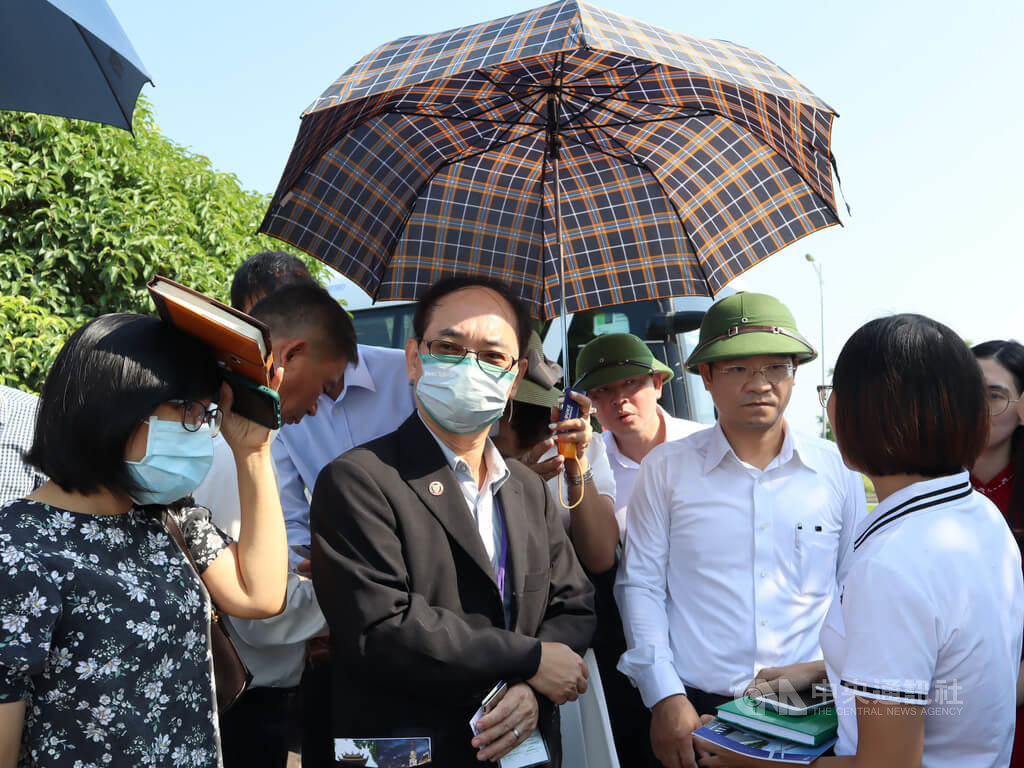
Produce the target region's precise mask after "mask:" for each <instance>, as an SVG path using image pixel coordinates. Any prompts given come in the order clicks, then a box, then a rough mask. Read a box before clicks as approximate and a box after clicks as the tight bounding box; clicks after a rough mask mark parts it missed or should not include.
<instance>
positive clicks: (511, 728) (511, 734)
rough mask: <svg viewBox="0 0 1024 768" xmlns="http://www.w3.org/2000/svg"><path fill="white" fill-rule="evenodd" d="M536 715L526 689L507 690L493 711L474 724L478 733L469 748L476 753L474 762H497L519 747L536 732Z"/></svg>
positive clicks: (523, 685) (534, 700) (532, 698)
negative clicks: (471, 746) (473, 749)
mask: <svg viewBox="0 0 1024 768" xmlns="http://www.w3.org/2000/svg"><path fill="white" fill-rule="evenodd" d="M538 711H539V709H538V706H537V697H536V696H535V695H534V693H533V689H532V688H530V686H529V685H527V684H526V683H517V684H516V685H513V686H512V687H510V688H509V689H508V690H507V691H506V692H505V695H504V696H503V697H502V699H501V701H499V702H498V704H497V705H496V706H495V707H494V709H492V710H491V711H490V712H488V713H487V714H486V715H484V716H483V717H481V718H480V719H479V720H478V721H477V724H476V727H477V728H478V729H479V730H480V731H481V732H480V733H479V734H477V735H476V736H474V737H473V746H474V747H476V748H477V749H479V750H480V751H479V752H477V754H476V759H477V760H499V759H501V758H502V757H504V756H505V755H507V754H508V753H509V752H511V751H512V749H514V748H515V747H517V746H519V745H520V744H521V743H522V742H523V741H524V740H525V739H526V737H527V736H529V735H530V734H531V733H533V731H534V729H536V727H537V714H538Z"/></svg>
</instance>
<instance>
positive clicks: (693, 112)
mask: <svg viewBox="0 0 1024 768" xmlns="http://www.w3.org/2000/svg"><path fill="white" fill-rule="evenodd" d="M565 95H566V97H567V98H570V99H582V98H583V97H582V96H580V95H579V94H575V93H567V94H565ZM608 100H610V101H619V102H622V103H623V104H627V105H631V106H633V105H635V106H637V107H657V108H658V109H674V110H677V112H679V113H680V114H675V115H671V116H669V117H668V118H657V119H659V120H660V119H668V120H678V119H685V118H688V117H694V116H706V115H714V114H717V113H716V112H714V111H712V110H710V109H707V108H704V107H680V106H677V105H674V104H661V103H659V102H656V101H641V100H637V99H621V98H619V97H617V96H610V97H609V98H608ZM601 108H602V109H604V110H607V111H608V112H611V113H612V114H613V115H619V116H621V117H623V118H624V119H626V120H632V119H633V118H632V117H630V116H629V115H627V114H625V113H624V112H620V111H619V110H617V109H615V108H614V107H610V106H606V105H602V106H601Z"/></svg>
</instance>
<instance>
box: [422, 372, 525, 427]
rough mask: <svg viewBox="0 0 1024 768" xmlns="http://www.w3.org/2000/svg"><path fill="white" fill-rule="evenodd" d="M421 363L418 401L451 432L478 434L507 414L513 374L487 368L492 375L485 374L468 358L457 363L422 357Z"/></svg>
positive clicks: (431, 416) (436, 420)
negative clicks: (506, 408) (506, 409)
mask: <svg viewBox="0 0 1024 768" xmlns="http://www.w3.org/2000/svg"><path fill="white" fill-rule="evenodd" d="M420 364H421V365H422V367H423V375H422V376H420V380H419V381H418V382H416V399H417V400H418V401H419V403H420V405H421V406H423V410H425V411H426V412H427V414H428V415H429V416H430V418H432V419H433V420H434V421H435V422H437V424H438V426H440V427H441V428H443V429H445V430H447V431H448V432H453V433H455V434H457V435H467V434H472V433H474V432H479V431H480V430H482V429H483V428H484V427H487V426H488V425H490V424H493V423H494V422H495V421H497V420H498V419H500V418H501V415H502V414H503V413H504V412H505V402H506V401H507V400H508V390H509V387H511V386H512V380H513V379H514V378H515V373H514V372H513V371H502V370H500V369H498V368H495V367H494V366H488V369H489V370H490V371H491V372H487V373H485V372H484V371H483V370H481V369H480V366H479V365H478V364H477V361H476V360H475V359H474V358H471V357H470V356H469V355H467V356H466V357H464V358H462V359H461V360H460V361H459V362H457V363H454V364H452V363H443V362H441V361H440V360H436V359H435V358H433V357H431V356H430V355H420ZM484 365H486V363H485V364H484Z"/></svg>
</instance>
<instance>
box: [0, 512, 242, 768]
mask: <svg viewBox="0 0 1024 768" xmlns="http://www.w3.org/2000/svg"><path fill="white" fill-rule="evenodd" d="M175 516H176V518H177V519H178V521H179V525H180V526H181V528H182V531H183V533H184V535H185V541H186V542H187V543H188V545H189V549H190V550H191V551H192V555H193V557H194V558H195V560H196V563H197V564H198V565H199V568H200V569H201V570H205V569H206V567H207V566H209V565H210V564H211V563H212V562H213V561H214V560H215V559H216V557H217V555H218V554H219V553H220V552H221V550H222V549H223V548H224V547H226V546H227V545H228V543H229V542H230V538H229V537H228V536H227V535H226V534H224V533H222V532H221V531H220V530H219V529H217V528H216V527H215V526H214V525H213V523H211V522H210V513H209V511H208V510H206V509H204V508H202V507H195V508H188V509H184V510H182V511H181V512H180V513H176V515H175ZM209 612H210V603H209V599H208V597H207V594H206V590H205V588H204V587H202V586H201V582H200V581H199V579H198V578H197V576H196V575H195V572H194V571H193V570H192V568H191V566H189V564H188V561H187V560H185V557H184V555H183V554H182V553H181V550H179V549H178V547H177V545H176V544H175V543H174V540H173V539H171V537H170V535H169V534H168V533H167V532H166V529H165V528H164V525H163V523H162V521H161V520H160V517H159V515H158V514H156V515H154V514H153V513H152V512H149V511H143V510H140V509H132V510H131V511H130V512H128V513H127V514H124V515H110V516H106V515H90V514H83V513H76V512H70V511H68V510H64V509H59V508H57V507H51V506H49V505H46V504H41V503H39V502H35V501H29V500H27V499H19V500H16V501H12V502H9V503H7V504H5V505H3V506H0V702H10V701H17V700H18V699H25V700H26V708H25V726H24V730H23V732H22V753H21V758H20V761H19V763H18V764H19V766H21V767H23V768H27V767H29V766H47V768H49V767H50V766H54V767H55V768H57V767H60V768H63V767H64V766H66V767H67V768H101V767H102V766H126V765H131V766H173V767H174V768H179V767H180V768H192V767H193V766H195V767H197V768H198V766H203V767H204V768H205V767H206V766H218V765H220V757H219V752H218V747H217V727H216V713H215V710H214V703H213V700H214V695H213V683H212V681H211V664H212V661H211V655H210V651H209V641H208V631H209V627H208V622H209V615H210V614H209Z"/></svg>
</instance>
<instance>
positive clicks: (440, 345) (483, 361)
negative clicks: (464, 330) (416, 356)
mask: <svg viewBox="0 0 1024 768" xmlns="http://www.w3.org/2000/svg"><path fill="white" fill-rule="evenodd" d="M418 341H419V342H420V343H421V344H425V345H426V347H427V354H429V355H430V356H431V357H432V358H434V359H435V360H437V361H439V362H442V363H448V364H449V365H455V364H456V363H459V362H461V361H462V358H464V357H465V356H466V355H469V354H471V355H473V357H475V358H476V364H477V365H478V366H479V367H480V370H481V371H483V372H484V373H494V370H493V369H494V368H497V369H498V370H499V371H502V372H506V371H511V370H512V369H513V368H514V367H515V364H516V363H517V362H519V358H517V357H516V356H515V355H511V354H509V353H508V352H502V351H501V350H498V349H480V350H476V349H467V348H466V347H464V346H462V345H461V344H457V343H456V342H454V341H449V340H448V339H432V340H431V341H425V340H424V339H418ZM485 365H487V366H490V367H491V370H488V369H487V368H485V367H484V366H485Z"/></svg>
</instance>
